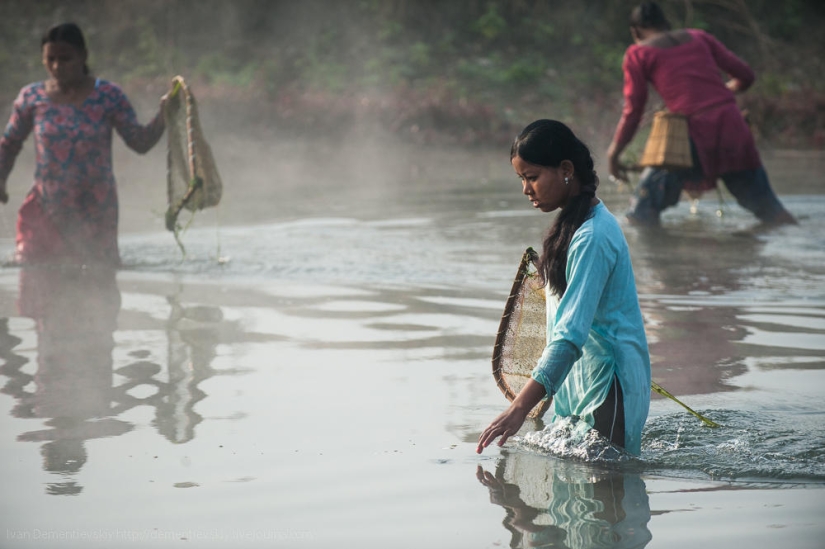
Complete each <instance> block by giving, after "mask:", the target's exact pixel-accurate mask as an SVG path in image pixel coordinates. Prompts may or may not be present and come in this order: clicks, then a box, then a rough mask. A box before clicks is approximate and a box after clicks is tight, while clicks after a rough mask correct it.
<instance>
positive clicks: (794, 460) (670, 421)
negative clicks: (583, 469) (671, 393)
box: [642, 410, 825, 483]
mask: <svg viewBox="0 0 825 549" xmlns="http://www.w3.org/2000/svg"><path fill="white" fill-rule="evenodd" d="M713 417H714V418H717V419H718V420H719V423H721V424H722V425H723V427H722V428H719V429H708V428H706V427H703V426H702V424H701V423H699V422H697V421H694V420H692V419H688V418H685V416H684V415H681V414H678V415H664V416H659V417H656V418H651V419H649V420H648V422H647V425H646V426H645V430H644V432H643V435H642V460H643V461H644V463H645V470H646V471H649V472H656V473H660V474H664V475H666V476H678V477H685V476H687V477H691V478H704V479H707V478H710V479H712V480H722V481H751V482H768V483H782V482H789V483H794V482H796V483H798V482H813V483H825V432H823V427H822V418H821V416H820V415H817V417H811V416H809V415H799V416H795V418H794V421H793V422H789V421H788V418H787V417H784V416H782V417H778V416H776V415H772V414H770V413H760V412H742V411H736V410H714V411H713Z"/></svg>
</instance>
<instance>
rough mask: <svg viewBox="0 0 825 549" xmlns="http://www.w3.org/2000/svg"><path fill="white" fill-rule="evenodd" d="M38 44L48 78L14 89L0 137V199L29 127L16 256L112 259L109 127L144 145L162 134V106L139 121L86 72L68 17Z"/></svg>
mask: <svg viewBox="0 0 825 549" xmlns="http://www.w3.org/2000/svg"><path fill="white" fill-rule="evenodd" d="M41 51H42V54H43V66H44V67H45V68H46V71H47V72H48V74H49V78H48V79H47V80H46V81H44V82H37V83H34V84H30V85H28V86H26V87H25V88H23V89H22V90H21V91H20V93H19V95H18V96H17V99H16V100H15V102H14V107H13V110H12V114H11V119H10V120H9V123H8V125H7V126H6V130H5V133H3V136H2V138H0V200H2V201H3V202H6V201H7V200H8V195H7V194H6V179H7V177H8V175H9V172H11V169H12V166H13V165H14V161H15V158H16V157H17V154H18V153H19V152H20V149H21V147H22V145H23V142H24V141H25V139H26V138H27V137H28V135H29V133H31V132H34V146H35V154H36V163H37V167H36V170H35V175H34V185H33V186H32V188H31V190H30V191H29V193H28V195H27V196H26V198H25V200H24V201H23V204H22V206H21V207H20V211H19V213H18V218H17V237H16V240H17V246H16V253H15V257H16V260H17V261H18V262H20V263H38V262H72V263H104V264H109V265H119V263H120V255H119V252H118V246H117V222H118V200H117V189H116V187H115V178H114V175H113V173H112V129H113V128H114V129H115V130H117V132H118V133H119V134H120V136H121V137H122V138H123V140H124V141H125V142H126V144H127V145H128V146H129V147H130V148H131V149H133V150H135V151H137V152H138V153H145V152H147V151H148V150H149V149H151V148H152V147H153V146H154V145H155V143H157V142H158V140H159V139H160V137H161V135H162V134H163V130H164V120H163V116H162V114H161V113H162V110H163V109H162V108H161V109H160V110H159V111H158V113H157V114H156V115H155V117H154V118H153V119H152V121H151V122H149V124H147V125H146V126H142V125H140V124H139V123H138V121H137V118H136V116H135V111H134V109H133V108H132V105H131V104H130V103H129V100H128V99H127V97H126V95H125V94H124V93H123V91H121V89H120V88H119V87H118V86H116V85H115V84H112V83H111V82H107V81H106V80H102V79H100V78H95V77H94V76H92V75H91V74H90V73H89V69H88V66H87V65H86V58H87V52H86V42H85V40H84V38H83V33H82V32H81V30H80V28H79V27H78V26H77V25H75V24H73V23H64V24H62V25H57V26H55V27H53V28H51V29H49V31H48V32H47V33H46V34H45V35H44V36H43V39H42V41H41ZM162 102H163V100H162V99H161V103H162Z"/></svg>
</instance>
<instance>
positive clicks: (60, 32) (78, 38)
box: [40, 23, 89, 74]
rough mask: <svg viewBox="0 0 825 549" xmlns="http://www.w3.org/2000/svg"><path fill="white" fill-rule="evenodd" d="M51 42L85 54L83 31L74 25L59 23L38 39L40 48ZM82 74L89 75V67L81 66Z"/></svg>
mask: <svg viewBox="0 0 825 549" xmlns="http://www.w3.org/2000/svg"><path fill="white" fill-rule="evenodd" d="M52 42H65V43H67V44H69V45H71V46H74V47H75V48H77V49H78V50H80V51H82V52H83V53H86V40H85V39H84V38H83V31H81V30H80V27H78V26H77V25H76V24H74V23H61V24H60V25H55V26H53V27H52V28H50V29H49V30H47V31H46V34H44V35H43V38H41V39H40V48H41V49H42V48H43V46H45V45H46V44H50V43H52ZM83 72H84V73H86V74H89V67H87V66H86V65H85V64H84V65H83Z"/></svg>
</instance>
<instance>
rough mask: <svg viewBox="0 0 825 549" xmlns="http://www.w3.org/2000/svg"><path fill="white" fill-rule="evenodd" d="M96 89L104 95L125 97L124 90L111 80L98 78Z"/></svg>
mask: <svg viewBox="0 0 825 549" xmlns="http://www.w3.org/2000/svg"><path fill="white" fill-rule="evenodd" d="M95 87H96V88H97V89H98V91H99V92H100V93H102V94H106V95H124V93H123V88H121V87H120V86H119V85H117V84H115V83H114V82H111V81H109V80H104V79H103V78H98V79H97V82H96V83H95Z"/></svg>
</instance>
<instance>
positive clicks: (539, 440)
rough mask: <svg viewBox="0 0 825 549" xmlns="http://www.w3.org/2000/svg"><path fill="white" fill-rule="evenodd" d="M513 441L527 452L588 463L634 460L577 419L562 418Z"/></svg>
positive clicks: (614, 462)
mask: <svg viewBox="0 0 825 549" xmlns="http://www.w3.org/2000/svg"><path fill="white" fill-rule="evenodd" d="M513 441H514V442H515V443H516V445H517V447H520V448H521V449H524V450H527V451H537V452H540V453H544V454H547V455H551V456H554V457H559V458H568V459H574V460H578V461H582V462H587V463H603V464H616V463H624V462H629V461H632V460H634V459H635V458H634V457H633V456H632V455H630V454H628V453H627V452H625V451H624V450H623V449H621V448H619V447H617V446H614V445H613V444H611V443H610V441H608V440H607V439H606V438H604V437H603V436H601V435H600V434H599V433H598V432H597V431H595V430H593V429H591V428H590V426H589V425H588V424H587V423H585V422H584V421H581V420H579V419H577V418H561V419H559V420H557V421H555V422H554V423H552V424H550V425H548V426H547V427H545V428H544V429H543V430H541V431H532V432H529V433H527V434H526V435H524V436H523V437H515V438H514V439H513Z"/></svg>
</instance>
